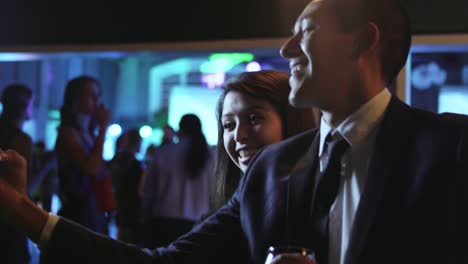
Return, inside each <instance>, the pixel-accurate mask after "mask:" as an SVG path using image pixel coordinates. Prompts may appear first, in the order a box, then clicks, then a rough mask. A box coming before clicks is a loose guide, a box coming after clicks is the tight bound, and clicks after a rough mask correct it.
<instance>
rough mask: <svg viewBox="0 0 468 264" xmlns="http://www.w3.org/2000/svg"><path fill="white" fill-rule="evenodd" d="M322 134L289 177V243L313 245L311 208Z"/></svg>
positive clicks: (317, 136)
mask: <svg viewBox="0 0 468 264" xmlns="http://www.w3.org/2000/svg"><path fill="white" fill-rule="evenodd" d="M319 143H320V133H319V132H317V133H316V135H315V137H314V140H313V142H312V145H311V147H310V148H309V149H308V151H307V152H306V153H305V154H304V155H302V157H301V158H300V159H299V161H298V162H297V163H296V164H295V166H294V167H293V169H292V171H291V173H290V175H289V196H288V197H289V201H287V204H288V207H289V208H287V209H286V210H288V211H289V213H288V214H289V216H288V217H289V220H288V221H289V224H288V225H289V228H290V231H291V234H290V235H287V236H286V238H287V239H289V241H288V242H290V243H293V244H296V245H301V246H307V245H309V246H310V245H311V239H312V238H311V236H310V232H309V231H308V230H309V228H310V221H309V220H310V206H311V201H312V192H313V191H312V190H313V188H314V187H313V186H314V185H315V177H314V175H315V171H316V169H317V165H318V149H319ZM288 236H289V237H288Z"/></svg>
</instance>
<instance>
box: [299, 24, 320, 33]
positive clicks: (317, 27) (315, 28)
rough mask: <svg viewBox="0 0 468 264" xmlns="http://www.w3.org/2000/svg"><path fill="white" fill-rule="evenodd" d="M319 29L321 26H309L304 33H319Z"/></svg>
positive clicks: (304, 29) (303, 30)
mask: <svg viewBox="0 0 468 264" xmlns="http://www.w3.org/2000/svg"><path fill="white" fill-rule="evenodd" d="M319 28H320V26H319V25H308V26H306V27H304V28H303V29H302V32H304V33H313V32H315V31H317V29H319Z"/></svg>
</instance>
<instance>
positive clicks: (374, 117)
mask: <svg viewBox="0 0 468 264" xmlns="http://www.w3.org/2000/svg"><path fill="white" fill-rule="evenodd" d="M390 99H391V94H390V92H389V91H388V89H386V88H385V89H383V90H382V91H381V92H379V93H378V94H377V95H376V96H374V97H373V98H372V99H370V100H369V101H367V102H366V103H365V104H364V105H362V106H361V107H360V108H359V109H358V110H356V111H355V112H354V113H353V114H351V115H350V116H348V117H347V118H346V119H345V120H344V121H343V122H341V123H340V124H339V125H338V126H337V127H336V128H334V127H332V126H330V125H329V124H328V123H327V121H326V120H325V119H324V118H323V116H322V118H321V120H320V147H319V156H321V155H322V152H323V148H324V144H325V138H326V136H327V135H328V133H332V135H335V134H336V133H339V135H340V136H341V137H343V138H344V139H345V140H346V141H347V142H348V143H349V145H350V146H351V147H352V146H353V145H358V144H360V142H361V141H362V140H364V139H365V138H366V136H367V135H369V133H370V132H371V131H372V130H373V129H374V128H375V127H376V126H377V125H378V123H379V122H380V120H381V118H382V117H383V114H384V112H385V109H387V106H388V104H389V103H390Z"/></svg>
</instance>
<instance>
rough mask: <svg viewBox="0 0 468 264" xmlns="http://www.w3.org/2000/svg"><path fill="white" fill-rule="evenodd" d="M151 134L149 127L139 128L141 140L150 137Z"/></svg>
mask: <svg viewBox="0 0 468 264" xmlns="http://www.w3.org/2000/svg"><path fill="white" fill-rule="evenodd" d="M151 134H153V129H152V128H151V127H150V126H142V127H141V128H140V136H141V137H142V138H147V137H150V136H151Z"/></svg>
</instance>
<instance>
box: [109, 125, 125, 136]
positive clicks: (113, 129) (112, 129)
mask: <svg viewBox="0 0 468 264" xmlns="http://www.w3.org/2000/svg"><path fill="white" fill-rule="evenodd" d="M107 133H109V136H111V137H118V136H120V134H122V127H121V126H120V125H118V124H112V125H111V126H109V129H108V130H107Z"/></svg>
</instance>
